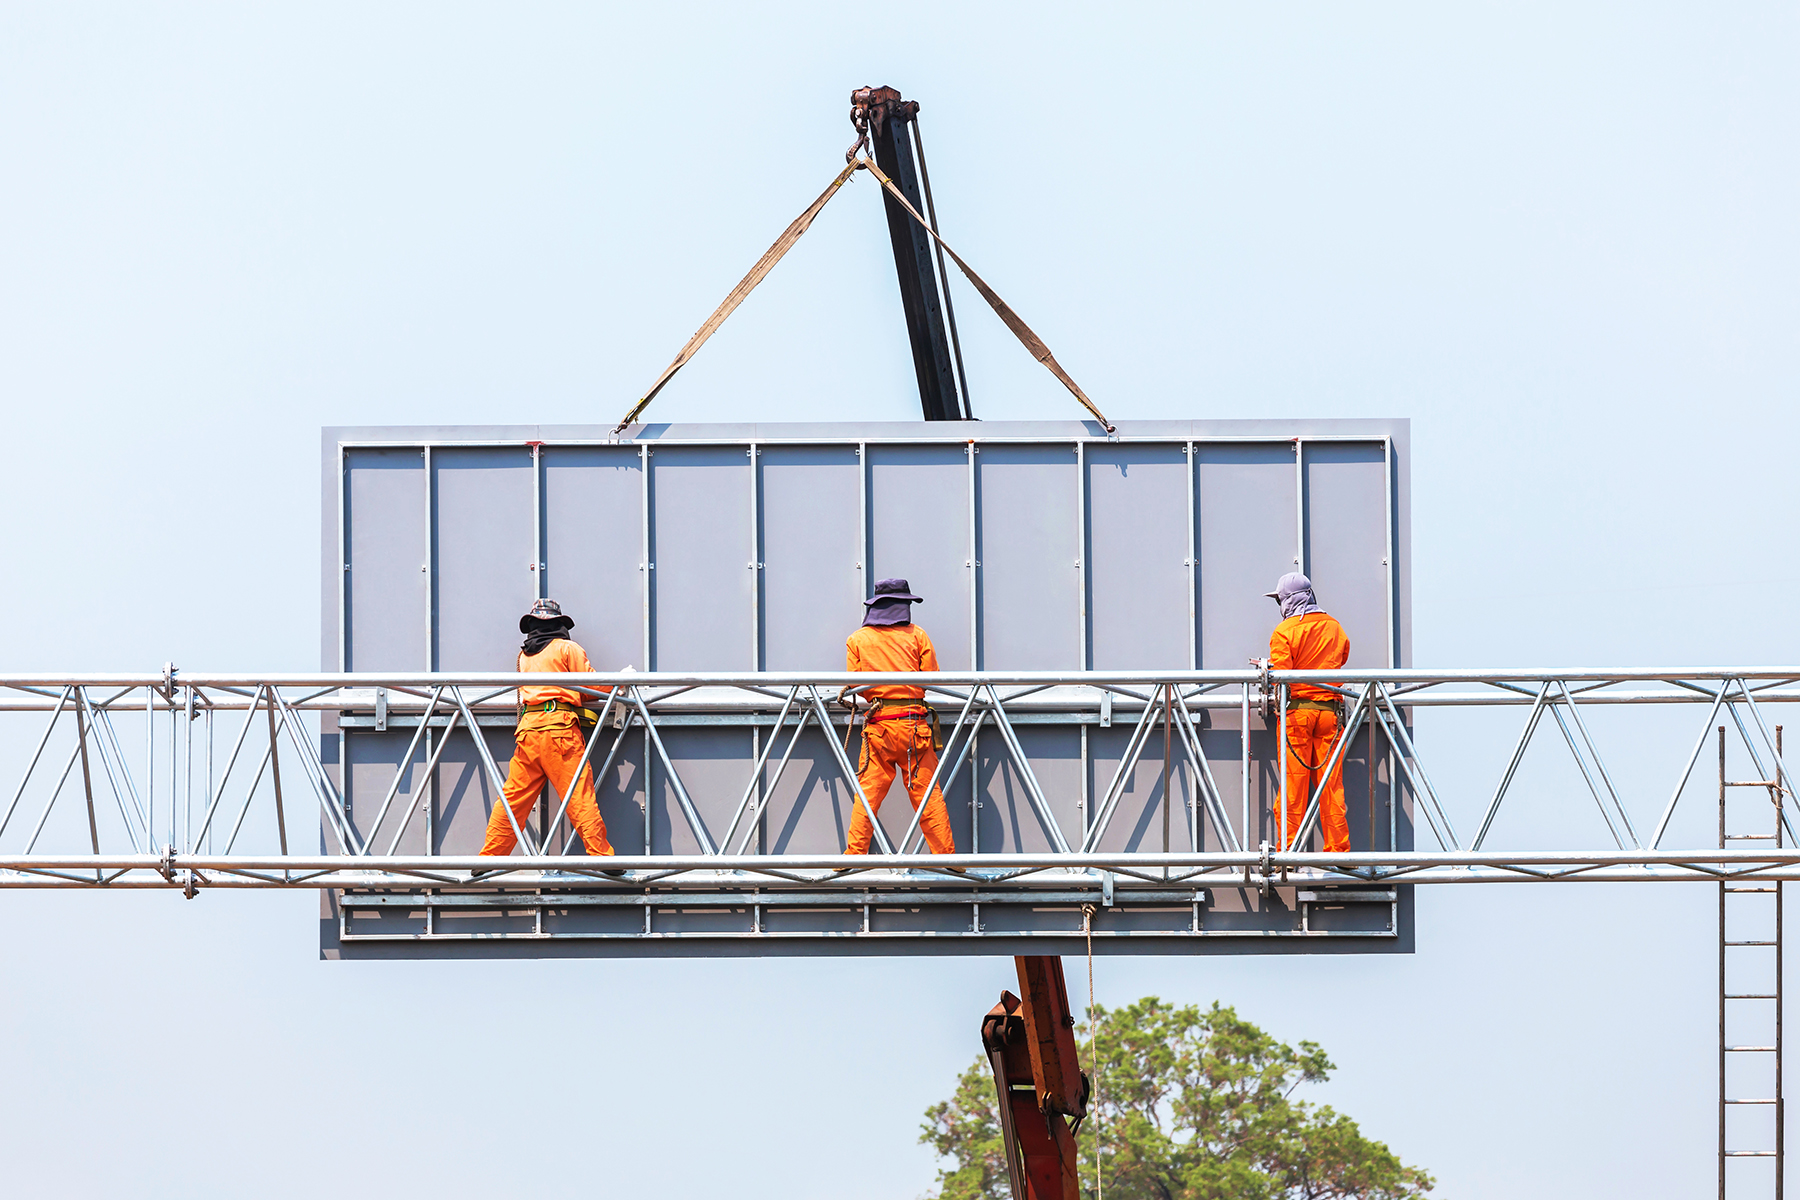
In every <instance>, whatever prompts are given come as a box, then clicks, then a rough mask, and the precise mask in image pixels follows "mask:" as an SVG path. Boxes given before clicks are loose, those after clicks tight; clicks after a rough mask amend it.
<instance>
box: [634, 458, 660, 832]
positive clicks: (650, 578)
mask: <svg viewBox="0 0 1800 1200" xmlns="http://www.w3.org/2000/svg"><path fill="white" fill-rule="evenodd" d="M638 492H639V495H640V497H641V501H640V504H639V506H638V534H639V544H640V546H641V547H642V553H643V561H642V562H640V563H639V564H638V566H639V568H640V569H641V570H642V571H643V575H644V579H643V584H644V591H643V602H644V670H646V671H654V670H656V664H655V663H654V662H652V661H651V658H650V644H651V637H650V628H651V609H652V597H653V596H654V595H655V590H654V585H655V583H656V574H655V572H656V560H655V559H654V558H652V557H651V556H650V555H651V545H650V447H649V446H639V447H638ZM649 761H650V751H649V747H648V745H647V744H646V746H645V749H644V762H645V763H646V764H648V763H649ZM648 769H649V768H648V766H646V768H645V770H646V771H648ZM644 778H645V779H646V780H648V779H649V775H648V774H646V775H645V776H644ZM644 813H645V817H644V819H645V820H646V821H648V820H649V813H650V800H649V796H648V793H646V795H645V799H644ZM649 846H650V841H649V826H648V825H646V826H645V840H644V847H645V849H644V852H645V853H646V854H648V853H649V852H650V851H649Z"/></svg>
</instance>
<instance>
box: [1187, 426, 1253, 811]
mask: <svg viewBox="0 0 1800 1200" xmlns="http://www.w3.org/2000/svg"><path fill="white" fill-rule="evenodd" d="M1184 451H1185V453H1186V454H1187V472H1186V474H1187V532H1188V536H1187V600H1188V618H1187V626H1188V627H1187V635H1188V669H1189V670H1193V671H1198V670H1199V669H1200V596H1199V588H1198V586H1197V580H1198V576H1199V574H1200V544H1199V541H1198V537H1199V532H1200V531H1199V529H1198V525H1199V522H1198V521H1196V520H1195V519H1194V493H1195V490H1196V484H1195V477H1196V476H1198V475H1199V474H1200V455H1199V452H1198V451H1197V450H1196V448H1195V446H1194V443H1193V442H1189V443H1188V444H1187V446H1186V447H1184ZM1249 833H1250V831H1249V830H1247V829H1246V830H1245V831H1244V835H1245V836H1246V837H1248V836H1249Z"/></svg>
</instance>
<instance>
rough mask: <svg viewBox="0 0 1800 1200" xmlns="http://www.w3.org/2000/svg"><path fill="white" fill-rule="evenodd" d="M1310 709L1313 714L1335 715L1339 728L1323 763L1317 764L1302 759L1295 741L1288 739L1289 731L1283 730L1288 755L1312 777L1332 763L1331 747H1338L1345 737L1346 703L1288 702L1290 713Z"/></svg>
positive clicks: (1331, 701)
mask: <svg viewBox="0 0 1800 1200" xmlns="http://www.w3.org/2000/svg"><path fill="white" fill-rule="evenodd" d="M1308 709H1310V710H1311V711H1313V712H1328V713H1331V714H1333V715H1335V716H1336V717H1337V726H1338V727H1337V732H1336V733H1335V734H1334V735H1332V739H1331V744H1330V746H1327V747H1326V750H1325V758H1324V760H1323V761H1321V762H1316V763H1313V762H1307V761H1306V759H1305V758H1303V757H1301V755H1300V751H1298V750H1297V749H1295V748H1294V742H1293V739H1292V738H1290V737H1288V735H1287V731H1286V730H1285V729H1284V730H1282V735H1281V740H1282V741H1283V742H1285V743H1287V748H1288V753H1289V754H1292V755H1293V756H1294V759H1295V761H1297V762H1298V763H1299V764H1300V765H1301V766H1303V767H1305V768H1306V772H1307V774H1309V775H1310V774H1313V773H1314V772H1316V771H1318V770H1320V769H1321V768H1322V767H1324V765H1325V763H1326V762H1329V761H1331V746H1335V745H1337V739H1338V738H1341V737H1343V736H1344V702H1343V701H1342V700H1341V699H1340V700H1289V701H1288V711H1289V712H1296V711H1300V710H1308Z"/></svg>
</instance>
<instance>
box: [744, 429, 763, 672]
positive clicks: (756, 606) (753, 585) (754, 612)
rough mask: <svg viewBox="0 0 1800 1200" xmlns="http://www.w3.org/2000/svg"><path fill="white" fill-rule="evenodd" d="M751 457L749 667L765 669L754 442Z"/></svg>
mask: <svg viewBox="0 0 1800 1200" xmlns="http://www.w3.org/2000/svg"><path fill="white" fill-rule="evenodd" d="M744 454H745V456H746V457H747V458H748V459H749V460H750V669H751V670H752V671H760V670H762V669H763V638H762V629H763V611H762V609H763V589H762V565H763V558H762V529H761V525H762V522H760V521H758V520H757V508H758V506H759V505H760V504H761V503H762V486H761V484H762V480H761V478H760V476H761V467H760V464H759V461H758V460H759V459H760V458H761V457H762V451H761V450H760V449H759V448H758V447H757V445H756V443H755V442H751V443H750V445H749V446H748V447H746V448H745V450H744Z"/></svg>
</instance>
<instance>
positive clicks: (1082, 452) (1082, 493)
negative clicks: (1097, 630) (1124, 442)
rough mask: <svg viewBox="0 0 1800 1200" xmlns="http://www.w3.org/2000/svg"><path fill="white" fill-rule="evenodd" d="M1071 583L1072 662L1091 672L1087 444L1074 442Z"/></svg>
mask: <svg viewBox="0 0 1800 1200" xmlns="http://www.w3.org/2000/svg"><path fill="white" fill-rule="evenodd" d="M1075 570H1076V572H1077V574H1076V576H1075V586H1076V587H1077V589H1079V591H1080V603H1078V604H1077V605H1076V607H1077V609H1079V610H1080V624H1081V629H1080V636H1079V640H1078V641H1077V643H1076V645H1077V651H1076V658H1075V661H1076V663H1078V664H1079V665H1080V667H1081V669H1082V670H1083V671H1091V670H1093V669H1094V664H1093V663H1092V662H1091V661H1090V660H1091V659H1092V658H1093V647H1092V646H1090V645H1089V644H1088V643H1089V638H1088V618H1089V613H1088V580H1089V579H1090V578H1091V576H1090V574H1089V572H1088V486H1087V443H1086V442H1083V441H1077V442H1076V443H1075Z"/></svg>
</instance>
